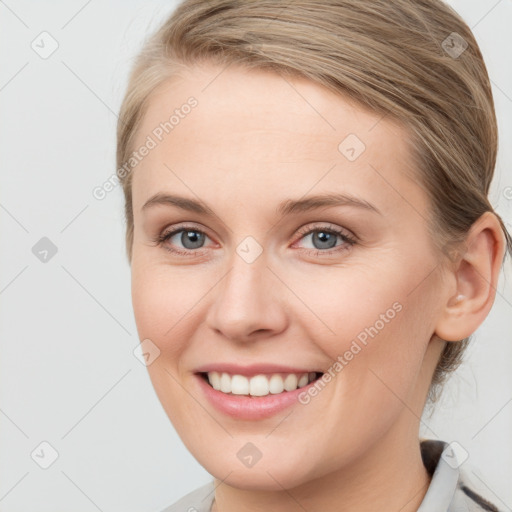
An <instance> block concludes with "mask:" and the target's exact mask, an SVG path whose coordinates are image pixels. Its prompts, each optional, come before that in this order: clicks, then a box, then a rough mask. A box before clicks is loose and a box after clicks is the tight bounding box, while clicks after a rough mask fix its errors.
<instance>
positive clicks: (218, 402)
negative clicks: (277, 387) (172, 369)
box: [196, 374, 316, 420]
mask: <svg viewBox="0 0 512 512" xmlns="http://www.w3.org/2000/svg"><path fill="white" fill-rule="evenodd" d="M196 377H197V379H198V380H199V386H200V387H201V389H202V390H203V392H204V394H205V395H206V398H207V399H208V400H209V401H210V403H211V404H212V405H213V406H214V407H215V408H217V409H218V410H219V411H220V412H222V413H224V414H227V415H228V416H231V417H233V418H237V419H244V420H261V419H265V418H268V417H270V416H273V415H274V414H277V413H278V412H280V411H282V410H284V409H286V408H287V407H291V406H292V405H293V404H295V403H300V402H299V400H298V399H299V395H300V394H301V393H303V392H304V391H306V392H307V391H308V389H309V388H310V387H311V386H313V385H314V384H315V383H316V381H313V382H310V383H309V384H308V385H307V386H303V387H301V388H297V389H296V390H294V391H283V392H282V393H279V394H275V395H273V394H269V395H266V396H247V395H228V394H226V393H222V391H217V390H216V389H213V387H212V386H210V384H208V382H206V380H205V379H204V378H203V377H202V376H201V375H198V374H196Z"/></svg>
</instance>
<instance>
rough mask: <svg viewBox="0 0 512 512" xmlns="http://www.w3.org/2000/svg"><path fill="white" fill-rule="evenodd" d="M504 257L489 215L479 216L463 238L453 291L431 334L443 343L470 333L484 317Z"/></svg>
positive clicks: (496, 226) (502, 237)
mask: <svg viewBox="0 0 512 512" xmlns="http://www.w3.org/2000/svg"><path fill="white" fill-rule="evenodd" d="M504 254H505V235H504V234H503V231H502V229H501V225H500V223H499V220H498V218H497V217H496V215H494V214H493V213H492V212H489V211H488V212H485V213H484V214H482V215H481V216H480V217H479V218H478V219H477V220H476V221H475V222H474V223H473V225H472V226H471V228H470V230H469V232H468V234H467V237H466V251H465V252H464V254H462V256H461V258H460V260H458V263H457V264H456V265H455V267H454V268H453V269H452V270H451V272H453V274H454V277H455V282H456V283H457V289H456V290H454V291H452V292H451V293H450V294H449V298H448V300H447V301H446V304H445V305H444V308H443V310H442V314H441V316H440V317H439V319H438V322H437V325H436V330H435V333H436V334H437V335H438V336H439V337H440V338H442V339H443V340H446V341H460V340H462V339H464V338H467V337H468V336H470V335H471V334H473V333H474V332H475V331H476V330H477V329H478V327H479V326H480V325H481V324H482V322H483V321H484V320H485V318H486V317H487V314H488V313H489V311H490V309H491V307H492V305H493V303H494V299H495V297H496V287H497V284H498V278H499V274H500V269H501V265H502V263H503V257H504Z"/></svg>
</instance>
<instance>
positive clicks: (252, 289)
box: [208, 237, 285, 340]
mask: <svg viewBox="0 0 512 512" xmlns="http://www.w3.org/2000/svg"><path fill="white" fill-rule="evenodd" d="M229 265H230V268H229V271H228V273H227V275H225V278H224V279H223V280H222V282H221V283H219V286H218V287H216V288H217V292H216V294H215V296H214V301H213V303H212V305H211V307H210V311H209V314H208V323H209V324H210V327H212V328H214V329H216V330H218V331H220V332H222V333H223V334H224V335H225V336H226V337H229V338H233V339H239V340H244V339H247V337H248V336H249V335H250V334H251V333H252V332H254V331H261V330H267V331H274V330H279V329H281V328H282V327H283V325H284V322H285V317H284V311H283V308H281V307H280V305H279V304H280V301H279V300H276V293H275V292H276V288H275V287H276V286H278V282H277V281H278V280H276V278H275V276H274V275H273V273H272V272H271V271H270V269H269V268H267V258H266V257H265V253H264V251H263V248H262V247H261V246H260V244H259V243H258V242H257V241H256V240H255V239H253V238H252V237H247V238H246V239H244V240H243V241H242V242H241V243H240V244H239V245H238V246H237V247H236V248H235V251H234V252H233V256H232V258H231V259H230V261H229ZM272 280H274V281H276V282H275V283H274V282H270V281H272Z"/></svg>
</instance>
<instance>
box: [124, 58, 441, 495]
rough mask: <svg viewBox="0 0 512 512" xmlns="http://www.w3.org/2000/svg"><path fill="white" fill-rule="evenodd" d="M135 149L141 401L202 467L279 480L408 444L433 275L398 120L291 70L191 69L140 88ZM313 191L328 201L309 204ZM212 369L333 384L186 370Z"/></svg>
mask: <svg viewBox="0 0 512 512" xmlns="http://www.w3.org/2000/svg"><path fill="white" fill-rule="evenodd" d="M191 97H192V99H190V98H191ZM172 115H174V118H172V119H171V121H169V118H170V117H171V116H172ZM166 122H167V124H165V123H166ZM161 123H162V124H161ZM143 145H145V146H146V148H148V149H147V150H142V151H139V154H140V155H143V157H142V158H141V161H140V162H139V163H138V164H137V165H136V167H135V168H134V170H133V171H132V172H134V176H133V211H134V244H133V258H132V294H133V306H134V312H135V319H136V323H137V328H138V333H139V337H140V339H141V340H150V341H145V342H144V343H145V344H146V345H145V348H146V349H147V351H148V353H149V354H150V356H148V357H149V360H148V363H149V364H148V371H149V374H150V377H151V380H152V383H153V385H154V387H155V390H156V392H157V394H158V397H159V399H160V401H161V403H162V405H163V407H164V409H165V411H166V413H167V415H168V416H169V418H170V420H171V421H172V423H173V425H174V427H175V428H176V431H177V432H178V434H179V435H180V437H181V438H182V440H183V442H184V443H185V445H186V446H187V448H188V449H189V450H190V452H191V453H192V454H193V455H194V456H195V457H196V458H197V460H198V461H199V462H200V464H201V465H202V466H204V467H205V469H206V470H207V471H208V472H209V473H211V474H212V475H215V476H216V477H218V478H222V479H224V478H225V477H226V476H227V475H229V477H228V478H227V480H226V481H227V482H228V483H231V484H233V485H238V486H240V487H245V488H254V489H256V488H265V489H281V488H282V487H285V488H290V487H292V486H295V485H299V484H300V483H304V482H307V481H310V480H312V479H314V478H318V477H320V476H322V475H326V474H328V473H331V472H333V471H343V470H345V469H347V468H350V467H353V465H354V464H356V463H361V461H363V460H365V458H366V459H367V460H368V457H370V458H371V457H372V456H376V455H375V454H377V453H384V451H383V450H385V447H386V446H387V447H389V446H392V445H393V446H395V447H396V443H397V442H403V439H405V438H407V436H409V435H411V436H413V437H414V436H416V440H417V430H418V424H419V417H420V416H421V412H422V408H423V404H424V398H425V394H426V392H427V390H428V386H429V382H430V378H431V374H432V371H433V369H434V367H435V364H436V359H437V356H438V355H439V350H440V348H441V345H439V344H438V342H437V341H432V342H431V337H432V335H433V334H434V332H435V330H436V321H437V319H438V318H439V315H440V311H441V309H440V308H441V305H442V302H443V301H442V300H440V299H442V297H443V293H444V292H443V290H444V289H443V288H442V281H441V268H440V266H438V263H439V259H438V256H437V254H436V252H435V250H434V247H433V244H432V241H431V239H430V238H429V234H428V231H427V224H426V219H427V216H428V212H429V203H428V200H427V196H426V193H425V191H424V190H423V189H422V188H421V187H420V185H419V183H418V182H417V181H415V180H412V179H410V178H408V177H407V174H408V173H409V174H410V172H411V170H412V168H413V163H412V159H411V156H410V153H409V150H408V146H407V140H406V133H405V132H404V131H403V130H402V129H401V128H400V127H398V126H397V125H396V124H394V123H392V122H391V121H390V120H389V119H388V118H382V116H380V115H375V114H371V113H368V112H366V111H364V110H362V109H361V108H359V107H357V106H354V104H353V103H349V102H347V101H345V100H344V99H343V98H342V97H340V96H337V95H334V94H333V93H331V92H329V91H327V90H326V89H324V88H323V87H321V86H319V85H316V84H314V83H312V82H310V81H307V80H305V79H294V80H291V79H286V80H285V79H284V78H281V77H279V76H278V75H277V74H273V73H271V72H263V71H247V70H243V69H241V68H237V67H235V66H230V67H228V68H227V69H223V68H222V67H217V66H214V65H210V64H208V65H206V64H203V65H201V66H196V67H194V68H191V69H190V71H189V72H187V73H186V74H183V75H182V76H181V77H180V79H179V80H178V79H175V80H174V81H173V83H172V84H171V83H170V82H167V83H166V84H164V85H163V86H161V87H160V88H159V89H158V91H157V92H156V93H155V94H154V95H153V96H152V97H151V100H150V102H149V105H148V109H147V112H146V115H145V117H144V119H143V122H142V125H141V127H140V128H139V130H138V132H137V137H136V141H135V145H134V149H138V148H140V147H141V146H143ZM341 194H343V195H345V196H347V197H349V196H350V197H351V198H353V199H354V201H353V202H350V201H341V199H340V198H339V197H338V198H336V197H335V195H341ZM165 196H176V197H180V198H183V199H182V200H181V201H172V200H171V199H170V198H167V199H165ZM324 196H329V197H330V198H331V199H334V201H330V202H329V203H327V202H325V201H324V203H323V205H321V206H319V205H316V206H315V201H309V198H313V197H314V198H316V199H315V200H317V199H318V198H319V197H324ZM155 198H159V199H155ZM150 199H153V201H151V202H148V201H150ZM357 201H360V202H357ZM196 202H197V203H200V205H202V206H203V207H204V211H200V209H199V208H198V207H193V206H192V205H193V204H195V203H196ZM296 202H298V203H297V204H295V203H296ZM361 202H362V203H361ZM180 205H181V206H180ZM179 230H181V231H179ZM173 231H174V232H175V233H174V234H172V233H173ZM169 233H171V236H170V237H167V239H166V240H163V239H164V238H165V236H166V235H167V234H169ZM159 237H161V238H162V240H163V241H161V243H159V242H155V240H157V239H158V238H159ZM175 251H176V252H175ZM155 346H156V347H157V348H158V350H159V351H160V353H159V354H158V350H157V348H156V347H155ZM155 357H156V358H155ZM336 363H337V364H336ZM233 365H238V366H239V367H240V368H234V367H233ZM250 365H263V368H259V369H258V368H256V369H255V371H253V372H250V371H249V370H248V367H249V366H250ZM271 365H274V366H275V365H279V367H274V368H272V367H271ZM210 368H216V369H217V370H220V371H221V372H222V369H225V370H226V371H227V373H228V374H231V375H232V374H241V375H248V376H249V377H250V376H251V375H252V376H254V375H256V374H268V377H269V378H270V377H271V375H273V374H275V373H280V374H281V375H282V377H284V378H285V382H286V380H288V383H290V382H291V381H293V380H294V378H293V377H288V374H290V373H293V370H298V371H299V377H300V373H302V371H304V372H305V373H308V372H324V374H326V375H329V376H330V379H329V378H328V377H324V378H321V379H320V380H319V381H317V382H316V383H312V384H310V385H308V386H307V387H304V388H300V389H299V390H298V391H296V392H293V391H283V392H282V394H279V393H277V392H276V391H277V388H276V389H274V388H273V389H274V391H275V393H270V394H269V395H268V396H267V397H261V396H242V395H238V394H236V393H235V394H234V395H233V394H230V395H226V394H225V393H222V391H220V390H219V391H217V390H214V389H213V388H212V387H211V386H210V385H209V384H207V383H206V381H205V380H204V379H203V377H201V376H200V375H199V374H198V373H197V372H199V371H205V370H208V369H210ZM235 380H238V381H240V382H244V379H243V378H242V379H240V378H238V377H236V378H235ZM248 380H249V379H248ZM260 380H261V378H260ZM226 382H229V379H226V378H225V379H224V384H223V385H225V384H226ZM262 382H267V381H262ZM273 382H274V383H275V384H276V385H277V386H278V387H279V379H277V378H274V379H273ZM225 389H226V388H225ZM252 389H253V390H255V389H256V388H255V387H253V388H252ZM315 391H316V392H315ZM264 392H265V391H262V393H264ZM267 392H268V390H267ZM254 393H257V391H254ZM286 393H294V394H293V395H288V397H289V396H293V398H294V399H293V400H292V401H291V402H290V403H287V404H286V403H285V401H284V400H283V398H286V396H284V395H286ZM211 395H213V398H214V400H211V398H212V397H211ZM234 400H237V402H234ZM271 400H274V402H276V403H277V406H276V408H275V409H272V410H267V411H266V412H265V411H264V410H263V405H265V404H268V403H270V401H271ZM258 401H259V402H258ZM219 404H220V405H219ZM262 404H263V405H262ZM283 404H284V405H283ZM274 405H275V404H274ZM238 406H240V408H239V409H237V407H238ZM251 406H254V408H252V409H251ZM230 407H231V409H230ZM228 409H229V411H231V412H229V411H228ZM237 411H238V412H237ZM401 440H402V441H401ZM379 450H380V451H379ZM371 454H373V455H371ZM270 475H271V476H270Z"/></svg>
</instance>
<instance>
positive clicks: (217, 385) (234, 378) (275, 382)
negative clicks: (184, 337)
mask: <svg viewBox="0 0 512 512" xmlns="http://www.w3.org/2000/svg"><path fill="white" fill-rule="evenodd" d="M283 377H284V378H283ZM315 377H316V373H315V372H309V373H301V374H298V375H297V374H294V373H289V374H287V375H284V374H274V375H272V376H271V377H270V378H268V377H267V376H266V375H262V374H260V375H255V376H254V377H250V378H249V377H245V376H244V375H229V374H228V373H225V372H222V373H219V372H208V381H209V383H210V384H211V386H212V387H213V389H216V390H217V391H222V393H232V394H233V395H246V396H247V395H251V396H266V395H268V394H269V393H271V394H273V395H276V394H279V393H282V392H283V391H294V390H296V389H297V388H302V387H304V386H307V385H308V384H309V383H310V382H312V381H313V380H315Z"/></svg>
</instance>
